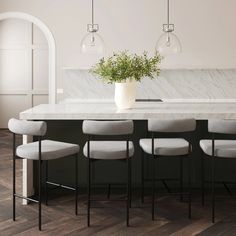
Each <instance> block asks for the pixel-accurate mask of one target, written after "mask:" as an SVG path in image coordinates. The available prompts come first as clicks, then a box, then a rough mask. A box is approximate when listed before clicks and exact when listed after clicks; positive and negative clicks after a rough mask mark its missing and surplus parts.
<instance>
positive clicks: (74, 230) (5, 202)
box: [0, 131, 236, 236]
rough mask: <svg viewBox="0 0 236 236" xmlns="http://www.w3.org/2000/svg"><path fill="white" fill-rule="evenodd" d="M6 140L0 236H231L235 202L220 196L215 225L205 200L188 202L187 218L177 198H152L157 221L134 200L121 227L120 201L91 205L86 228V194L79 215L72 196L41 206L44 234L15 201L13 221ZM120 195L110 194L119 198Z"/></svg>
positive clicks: (0, 170)
mask: <svg viewBox="0 0 236 236" xmlns="http://www.w3.org/2000/svg"><path fill="white" fill-rule="evenodd" d="M21 164H22V163H21V161H20V160H18V161H17V177H18V180H17V185H18V189H19V190H20V189H21V171H22V170H21ZM11 167H12V161H11V136H10V135H9V133H8V132H7V131H0V236H5V235H24V236H26V235H33V236H35V235H57V236H59V235H78V236H83V235H97V236H106V235H109V236H110V235H135V236H139V235H148V236H152V235H154V236H158V235H160V236H164V235H172V236H175V235H176V236H177V235H178V236H185V235H186V236H189V235H201V236H204V235H213V236H217V235H230V236H231V235H232V236H233V235H236V201H234V198H232V197H230V196H227V195H225V196H220V197H219V199H218V201H217V219H216V223H215V224H212V223H211V221H210V209H209V200H208V202H207V204H206V205H207V206H206V207H202V206H201V205H200V201H199V196H197V195H195V196H194V199H193V208H192V212H193V219H192V220H189V219H188V218H187V204H186V203H181V202H179V200H178V198H177V197H159V198H158V199H157V205H158V208H157V209H156V220H155V221H154V222H153V221H151V214H150V204H149V201H150V200H149V198H148V197H147V198H146V201H145V202H146V203H145V204H144V205H141V204H140V200H139V199H138V198H135V199H134V200H133V206H132V209H131V213H130V216H131V221H130V223H131V227H129V228H127V227H126V226H125V206H124V203H122V202H121V203H119V202H112V203H111V202H108V201H105V202H100V203H96V204H95V206H96V208H93V209H92V214H91V219H92V220H91V224H92V226H91V227H90V228H87V226H86V196H85V195H82V196H81V195H80V197H79V215H78V216H75V215H74V200H73V195H68V194H66V195H62V194H59V196H58V197H53V199H52V200H50V202H49V206H45V205H43V231H42V232H39V231H38V227H37V223H38V221H37V216H38V214H37V205H36V204H30V205H28V206H22V205H21V200H17V219H16V222H13V221H12V218H11V217H12V213H11V211H12V200H11V189H12V186H11V185H12V177H11ZM119 197H120V196H119V195H112V198H115V199H118V198H119Z"/></svg>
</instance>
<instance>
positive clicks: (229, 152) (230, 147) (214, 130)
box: [200, 120, 236, 223]
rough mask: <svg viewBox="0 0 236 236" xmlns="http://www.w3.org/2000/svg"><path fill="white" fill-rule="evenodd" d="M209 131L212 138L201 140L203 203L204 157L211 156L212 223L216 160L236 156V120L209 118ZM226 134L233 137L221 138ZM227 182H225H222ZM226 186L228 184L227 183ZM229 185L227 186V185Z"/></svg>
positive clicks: (213, 220)
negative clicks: (220, 137) (220, 136)
mask: <svg viewBox="0 0 236 236" xmlns="http://www.w3.org/2000/svg"><path fill="white" fill-rule="evenodd" d="M208 132H209V133H211V134H212V137H211V139H203V140H200V147H201V149H202V158H201V161H202V205H204V183H205V179H204V157H209V158H211V197H212V199H211V203H212V223H214V222H215V183H216V181H215V176H216V171H215V160H216V159H219V158H224V159H232V158H236V140H233V139H235V136H234V137H232V135H236V120H209V121H208ZM220 134H221V135H222V134H225V135H228V136H230V135H231V137H229V138H231V139H229V140H222V139H219V135H220ZM222 183H223V184H225V183H224V182H222ZM225 186H226V185H225ZM226 187H227V186H226Z"/></svg>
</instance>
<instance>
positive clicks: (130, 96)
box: [115, 80, 136, 109]
mask: <svg viewBox="0 0 236 236" xmlns="http://www.w3.org/2000/svg"><path fill="white" fill-rule="evenodd" d="M135 85H136V83H135V82H133V81H128V80H127V81H126V82H121V83H115V103H116V106H117V108H118V109H129V108H131V107H132V106H133V105H134V103H135V97H136V86H135Z"/></svg>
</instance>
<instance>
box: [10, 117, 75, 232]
mask: <svg viewBox="0 0 236 236" xmlns="http://www.w3.org/2000/svg"><path fill="white" fill-rule="evenodd" d="M8 128H9V130H10V131H11V132H12V133H13V220H14V221H15V215H16V211H15V209H16V202H15V200H16V197H18V198H22V199H25V200H28V201H31V202H35V203H38V214H39V217H38V221H39V222H38V227H39V230H41V229H42V227H41V224H42V223H41V222H42V221H41V216H42V214H41V203H42V197H41V195H42V194H41V185H42V162H43V161H46V163H47V161H50V160H55V159H59V158H62V157H67V156H71V155H75V187H74V188H71V187H68V186H64V185H60V184H56V183H52V182H47V175H48V174H47V173H46V183H45V185H46V186H47V184H52V185H57V186H59V187H64V188H67V189H71V190H74V191H75V214H76V215H77V212H78V211H77V208H78V207H77V206H78V203H77V202H78V186H77V185H78V184H77V183H78V158H77V157H78V153H79V146H78V145H76V144H70V143H64V142H57V141H52V140H42V137H43V136H44V135H45V134H46V132H47V125H46V123H45V122H43V121H22V120H17V119H14V118H13V119H10V120H9V122H8ZM17 134H19V135H31V136H35V137H36V138H37V139H38V141H37V142H32V143H28V144H23V145H20V146H18V147H16V135H17ZM16 159H28V160H33V161H37V162H38V199H37V200H35V199H33V198H30V197H24V196H22V195H20V194H17V193H16V173H15V166H16V164H15V161H16ZM47 169H48V168H46V171H48V170H47ZM46 189H47V188H46ZM46 193H47V192H46Z"/></svg>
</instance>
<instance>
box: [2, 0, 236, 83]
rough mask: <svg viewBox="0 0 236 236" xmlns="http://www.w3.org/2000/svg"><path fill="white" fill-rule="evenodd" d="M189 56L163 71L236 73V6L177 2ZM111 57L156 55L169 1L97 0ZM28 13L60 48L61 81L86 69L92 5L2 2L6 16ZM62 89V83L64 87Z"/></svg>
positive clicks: (75, 0)
mask: <svg viewBox="0 0 236 236" xmlns="http://www.w3.org/2000/svg"><path fill="white" fill-rule="evenodd" d="M170 2H171V21H172V22H173V23H175V25H176V34H177V35H178V36H179V38H180V40H181V42H182V46H183V53H182V54H179V55H174V56H170V57H169V58H166V59H165V60H164V62H163V65H162V67H163V68H171V69H173V68H236V27H235V20H236V14H235V9H236V1H235V0H171V1H170ZM95 4H96V22H97V23H99V24H100V28H101V30H100V33H101V35H102V36H103V38H104V40H105V42H106V45H107V47H108V51H109V53H111V52H113V51H117V50H120V49H129V50H131V51H137V52H141V51H143V50H148V51H151V52H153V50H154V46H155V43H156V40H157V38H158V37H159V36H160V34H161V32H162V31H161V29H162V23H165V19H166V8H165V7H166V1H165V0H95ZM5 11H22V12H26V13H29V14H32V15H34V16H36V17H38V18H40V19H42V20H43V21H44V22H45V23H46V24H47V25H48V27H49V28H50V29H51V30H52V33H53V34H54V36H55V39H56V44H57V67H58V71H57V72H58V75H59V80H60V77H61V75H62V72H61V68H62V67H78V66H85V65H86V64H87V62H88V61H92V60H91V59H88V58H85V57H84V55H81V54H80V41H81V38H82V37H83V36H84V34H85V33H86V24H87V23H88V22H89V21H90V0H1V1H0V12H5ZM59 86H60V82H59Z"/></svg>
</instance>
